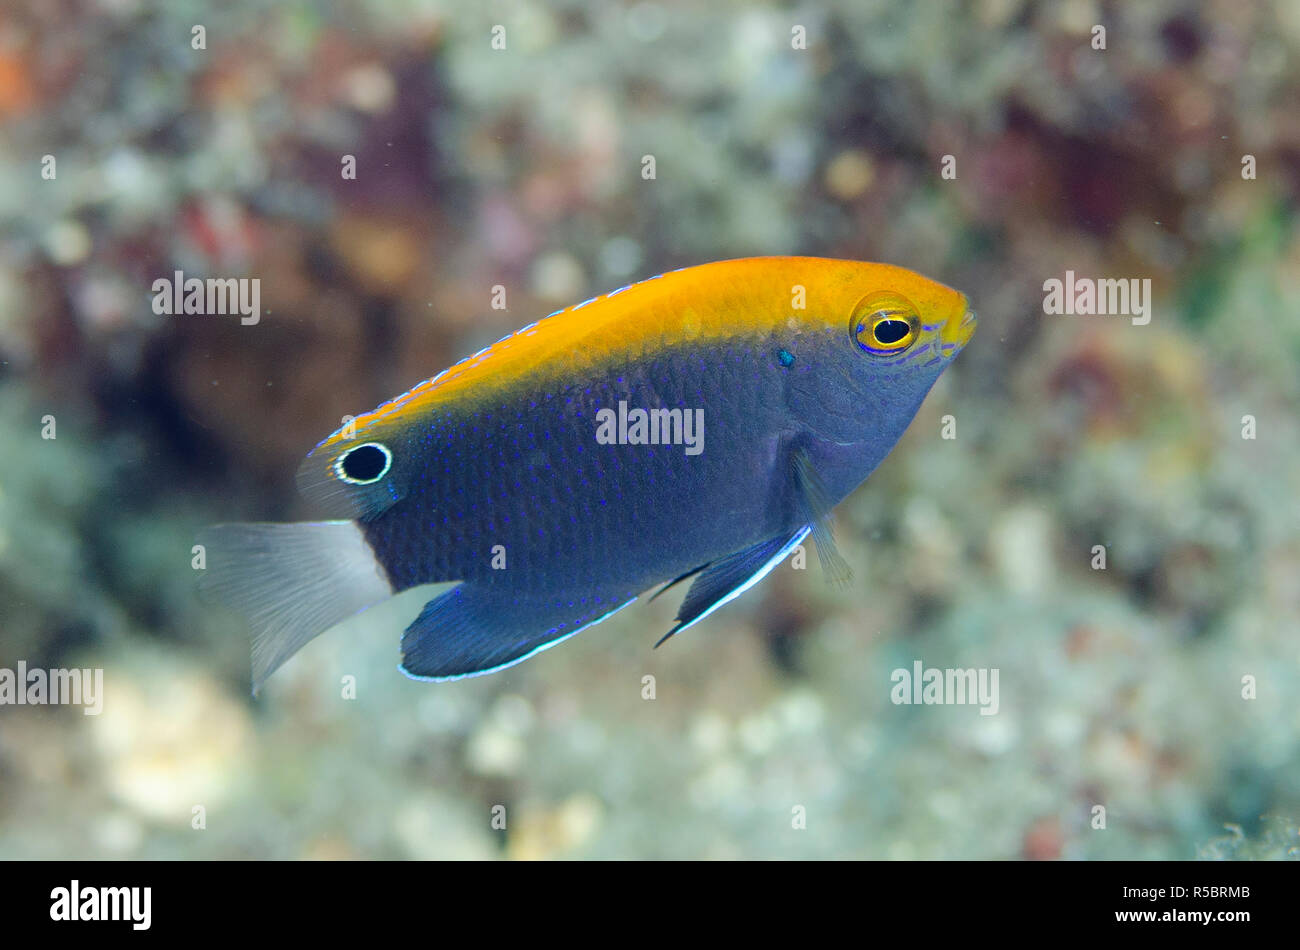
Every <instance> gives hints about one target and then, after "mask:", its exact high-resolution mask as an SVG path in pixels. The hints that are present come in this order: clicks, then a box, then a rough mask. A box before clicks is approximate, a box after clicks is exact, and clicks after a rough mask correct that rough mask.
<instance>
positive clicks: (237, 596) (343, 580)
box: [198, 521, 393, 694]
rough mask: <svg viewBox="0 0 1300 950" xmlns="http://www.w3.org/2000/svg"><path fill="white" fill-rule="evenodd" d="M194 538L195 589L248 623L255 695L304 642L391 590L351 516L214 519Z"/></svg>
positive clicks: (381, 597)
mask: <svg viewBox="0 0 1300 950" xmlns="http://www.w3.org/2000/svg"><path fill="white" fill-rule="evenodd" d="M198 540H199V543H200V544H202V545H203V546H204V548H205V549H206V550H205V557H206V560H207V569H206V570H205V571H204V573H203V575H202V578H201V579H200V581H199V588H200V590H201V591H203V593H204V594H205V595H206V596H210V597H211V598H212V599H213V600H216V601H219V602H220V603H223V604H225V605H226V606H227V607H230V608H232V609H234V610H237V611H238V612H239V613H241V614H243V615H244V616H245V617H246V618H247V619H248V622H249V624H250V625H251V626H252V631H253V693H254V694H256V693H257V691H258V690H259V689H261V688H262V684H263V683H265V682H266V678H267V677H268V676H270V675H271V674H272V673H274V672H275V671H276V670H277V669H278V668H279V667H280V666H281V664H283V663H284V662H285V661H286V660H288V659H289V657H291V656H293V655H294V654H295V653H297V652H298V651H299V650H300V649H302V647H303V646H304V645H305V644H306V643H307V642H308V641H310V640H312V639H313V638H314V637H316V636H317V635H318V634H321V633H324V632H325V631H326V630H328V629H329V628H330V627H333V626H334V625H335V624H337V623H340V622H341V621H343V620H346V619H347V618H348V617H351V616H352V615H353V614H355V613H357V612H359V611H361V610H364V609H365V608H367V607H370V606H373V605H374V604H377V603H379V602H381V601H383V600H387V599H388V598H389V597H391V596H392V594H393V588H392V585H391V584H390V583H389V582H388V578H387V577H386V576H385V575H384V570H383V568H382V567H380V565H379V562H378V561H377V560H376V558H375V554H374V551H372V550H371V548H370V545H369V544H367V543H366V539H365V536H364V535H363V534H362V533H361V529H360V528H358V527H357V525H356V523H355V522H352V521H320V522H301V523H294V524H219V525H213V526H211V527H209V528H206V529H204V530H203V531H201V532H200V533H199V538H198Z"/></svg>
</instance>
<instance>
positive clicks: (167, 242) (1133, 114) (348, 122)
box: [0, 0, 1300, 859]
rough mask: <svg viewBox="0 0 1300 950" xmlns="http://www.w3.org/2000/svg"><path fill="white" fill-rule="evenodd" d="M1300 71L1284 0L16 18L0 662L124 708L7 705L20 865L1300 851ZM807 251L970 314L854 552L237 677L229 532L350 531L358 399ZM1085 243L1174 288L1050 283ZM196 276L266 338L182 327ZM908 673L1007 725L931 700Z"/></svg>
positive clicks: (1299, 40)
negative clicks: (670, 287) (262, 680)
mask: <svg viewBox="0 0 1300 950" xmlns="http://www.w3.org/2000/svg"><path fill="white" fill-rule="evenodd" d="M195 24H202V25H203V26H204V27H205V29H206V48H205V49H199V50H196V49H193V48H192V46H191V36H192V32H191V31H192V28H193V26H194V25H195ZM496 24H501V25H503V26H504V27H505V30H506V33H505V36H506V49H505V50H494V49H493V48H492V45H491V37H492V28H493V26H494V25H496ZM1094 24H1103V25H1105V27H1106V30H1107V37H1106V39H1107V45H1106V49H1105V50H1104V51H1101V50H1095V49H1093V48H1092V46H1091V39H1092V27H1093V25H1094ZM795 26H802V27H804V28H805V30H806V35H807V49H802V50H800V49H793V48H792V43H791V38H792V32H791V31H792V28H793V27H795ZM1297 63H1300V5H1298V4H1295V3H1289V2H1285V0H1278V2H1276V3H1251V2H1246V3H1243V2H1240V0H1232V2H1228V0H1223V2H1205V3H1199V4H1198V3H1190V2H1181V0H1154V2H1149V3H1142V4H1119V3H1098V2H1093V0H1066V2H1061V3H1051V4H1031V3H1025V2H1021V0H977V2H973V3H970V4H960V5H958V4H938V3H912V2H909V0H898V2H883V0H873V2H862V0H831V2H825V3H818V4H816V5H813V4H807V5H803V4H790V5H785V4H776V3H770V2H768V3H744V4H741V3H731V2H723V3H709V4H706V3H696V4H687V3H670V2H663V3H660V2H654V0H640V2H634V3H627V2H609V3H597V2H595V0H583V2H560V3H552V4H542V3H535V2H517V3H502V4H464V3H453V2H451V0H445V2H415V0H340V2H337V3H332V4H320V3H317V2H315V0H310V2H308V0H279V2H271V0H263V2H253V0H248V2H230V3H222V4H216V5H209V4H203V3H198V2H193V0H168V2H162V0H95V2H90V0H87V2H72V0H7V2H6V3H5V5H4V7H3V9H2V10H0V123H2V125H0V128H2V129H3V134H2V135H0V440H3V444H4V445H6V446H7V450H6V453H5V455H6V463H5V464H4V465H3V466H0V666H4V667H13V666H15V664H16V663H17V661H18V660H20V659H21V660H25V661H26V662H27V663H28V665H29V666H43V667H56V666H72V665H75V666H86V667H103V668H104V670H105V687H104V689H105V697H104V711H103V713H102V715H100V716H98V717H92V716H84V715H83V714H82V712H81V710H80V709H78V708H69V707H64V708H54V707H13V706H6V707H0V857H5V858H46V857H103V858H108V857H152V858H184V857H203V858H243V857H274V858H363V857H385V858H402V857H410V858H444V857H445V858H491V857H508V858H546V857H579V858H580V857H590V858H614V857H653V858H693V857H700V858H733V857H734V858H745V857H756V858H768V857H789V858H799V857H811V858H829V857H870V858H980V857H995V858H1016V857H1025V858H1049V859H1050V858H1195V857H1207V858H1279V857H1296V856H1297V855H1300V838H1297V831H1296V820H1297V819H1298V818H1300V703H1298V702H1297V701H1296V697H1297V695H1300V532H1298V531H1297V527H1298V524H1297V518H1298V517H1300V514H1298V510H1300V509H1298V506H1297V503H1296V500H1297V497H1298V496H1300V422H1298V419H1297V406H1300V373H1298V372H1297V366H1298V365H1300V230H1298V228H1297V193H1298V192H1300V110H1298V109H1297V108H1296V103H1297V102H1300V70H1298V69H1297V65H1296V64H1297ZM47 154H49V155H53V156H55V158H56V161H57V178H56V179H55V180H52V181H50V180H43V179H42V178H41V174H40V172H41V162H42V157H43V156H45V155H47ZM349 154H350V155H354V156H355V158H356V167H357V177H356V179H355V180H345V179H344V178H343V177H342V175H341V174H340V168H341V157H342V156H343V155H349ZM647 155H652V156H654V158H655V163H656V177H655V178H654V179H653V180H645V179H643V177H642V174H641V170H642V159H643V157H644V156H647ZM945 155H952V156H954V157H955V160H956V171H957V177H956V179H955V180H944V179H942V178H941V177H940V174H939V172H940V168H941V163H942V161H943V156H945ZM1244 155H1252V156H1254V158H1255V161H1256V164H1257V169H1258V176H1257V178H1255V179H1254V180H1245V179H1243V176H1242V174H1241V172H1242V158H1243V156H1244ZM787 253H801V254H816V255H823V256H833V257H850V258H859V259H866V260H881V261H889V262H893V263H898V264H902V265H904V266H907V267H911V268H913V269H915V270H918V271H920V272H922V273H924V274H926V275H928V276H931V277H934V278H936V279H939V280H942V281H944V282H945V283H948V284H950V285H952V286H954V287H957V288H960V289H961V290H963V291H965V292H966V293H967V294H968V295H969V296H970V298H971V299H972V301H973V302H974V305H975V307H976V309H977V310H978V311H979V313H980V317H981V326H980V330H979V332H978V333H977V334H976V336H975V339H974V341H973V343H972V344H971V346H970V347H969V348H968V349H967V350H966V352H965V353H964V354H963V355H962V356H961V358H960V359H959V360H958V361H957V362H956V364H955V365H954V366H953V367H952V368H951V369H950V370H949V371H948V372H947V374H946V375H945V377H944V378H943V379H941V380H940V383H939V385H938V386H937V387H936V389H935V391H934V392H933V394H932V395H931V397H930V399H929V400H928V401H927V403H926V405H925V406H924V408H923V409H922V411H921V413H920V415H919V416H918V417H917V419H916V421H915V423H914V424H913V426H912V428H911V430H910V431H909V432H908V434H907V435H906V436H905V438H904V439H903V441H902V443H901V444H900V446H899V448H898V449H897V450H896V451H895V452H894V453H893V455H892V456H891V457H890V458H889V459H888V460H887V461H886V462H885V463H884V464H883V465H882V466H881V468H880V469H879V470H878V471H877V473H876V474H875V475H874V476H873V477H872V479H871V480H870V482H869V483H868V484H867V486H865V487H864V488H862V489H861V490H859V491H858V492H857V493H856V494H855V495H854V496H853V497H852V498H851V499H850V500H849V502H847V503H846V504H845V505H844V506H842V508H841V509H840V511H839V514H838V526H839V527H838V531H839V536H840V539H841V544H842V547H843V550H844V553H845V555H846V556H847V557H848V559H849V561H850V562H851V563H852V564H853V566H854V569H855V576H856V580H855V582H854V585H853V586H852V587H851V588H850V589H849V590H847V591H843V592H841V591H838V590H834V589H832V588H830V587H829V586H828V585H827V584H826V583H825V582H824V580H823V578H822V577H821V572H820V569H819V567H818V565H817V562H816V558H815V557H810V558H809V559H808V563H809V568H808V569H807V570H805V571H799V570H794V569H792V568H791V567H790V566H789V565H786V566H785V567H783V568H782V569H781V570H779V571H777V572H775V573H774V575H773V576H772V577H770V578H769V579H768V580H767V581H765V582H764V583H763V584H762V585H760V586H759V587H758V588H756V589H755V590H754V591H752V592H751V593H750V594H749V595H748V596H747V597H746V598H744V599H742V600H740V601H737V602H736V603H735V604H733V605H731V606H729V607H727V608H726V609H725V610H723V611H720V612H719V613H718V614H717V615H715V616H714V617H713V618H711V619H710V621H709V622H708V623H707V624H705V625H702V626H700V627H697V628H695V629H693V630H691V631H690V633H689V635H687V636H683V637H679V638H676V639H675V640H673V641H672V642H671V643H669V644H668V645H666V646H665V647H664V648H663V649H660V650H657V651H655V650H651V645H652V644H653V643H654V641H655V640H656V639H658V637H659V636H660V635H661V634H662V633H663V632H664V631H666V630H667V629H668V626H669V623H670V617H671V614H672V612H673V610H674V609H675V607H676V598H675V597H665V598H663V599H662V600H660V601H656V602H655V603H654V604H653V605H649V606H647V605H645V604H644V603H642V604H639V605H638V606H636V607H634V608H631V609H629V610H627V611H625V612H623V613H622V614H620V615H619V616H618V617H617V618H614V619H613V620H611V621H609V622H608V623H606V624H604V625H602V626H600V627H598V628H595V629H593V630H591V631H588V632H587V633H585V634H583V635H582V636H581V637H577V638H575V639H574V640H572V641H570V642H569V643H568V644H566V645H565V646H564V647H563V648H562V649H558V650H554V651H550V652H548V653H545V654H544V655H542V656H540V657H538V658H536V659H534V660H532V661H530V662H528V663H526V664H524V665H522V666H519V667H516V668H514V669H511V670H509V671H507V672H504V673H502V674H498V675H494V676H490V677H485V678H479V679H473V680H469V681H465V682H461V683H456V684H449V685H430V684H421V683H416V682H411V681H408V680H407V679H405V678H403V677H402V676H401V675H400V674H398V672H397V671H396V669H395V667H396V664H397V661H398V652H397V641H398V636H399V633H400V630H401V628H402V626H403V625H404V624H405V622H406V621H407V620H408V619H409V618H410V616H413V615H414V612H415V610H416V609H418V603H417V602H414V601H410V600H406V601H402V600H399V601H398V602H396V603H394V604H393V605H390V606H389V607H385V608H381V609H377V610H375V611H371V612H368V613H367V614H365V615H363V616H362V617H360V618H356V619H354V620H353V621H350V622H349V623H348V624H347V625H346V626H345V627H344V628H341V629H340V630H337V631H335V632H333V633H332V634H331V635H329V636H326V637H323V638H321V639H320V640H318V641H316V642H315V643H313V644H312V645H311V646H310V647H309V648H308V649H307V650H305V651H304V653H303V654H302V655H301V656H300V657H298V658H296V659H295V660H294V661H293V662H292V663H290V664H289V665H288V666H287V667H286V668H285V669H284V670H283V671H282V672H281V673H280V674H279V675H277V677H275V678H274V679H273V680H272V681H271V683H270V684H269V686H268V688H267V689H266V690H265V691H264V692H263V694H262V695H261V696H260V697H259V698H258V699H256V700H254V699H252V698H250V697H249V695H248V642H247V636H246V631H245V629H244V628H243V626H242V624H241V622H240V620H239V618H237V617H235V616H234V615H231V614H227V613H226V612H224V611H221V610H217V609H215V608H209V607H207V606H205V605H203V604H202V603H200V602H199V600H198V599H197V597H196V593H195V576H194V571H193V570H192V569H191V565H190V558H191V553H190V548H191V545H192V543H193V537H194V532H195V530H196V528H197V527H199V526H200V525H202V524H205V523H208V522H212V521H222V520H289V519H309V518H311V517H313V512H311V511H310V510H309V509H307V508H306V506H304V505H303V504H302V503H301V502H300V501H299V500H298V498H297V497H296V494H295V491H294V479H293V474H294V471H295V467H296V465H297V462H298V460H299V459H300V457H301V456H302V455H303V454H304V453H305V452H306V451H307V450H308V449H309V448H310V447H311V446H312V445H314V444H315V443H316V442H317V441H318V440H319V439H320V438H322V437H324V436H325V435H326V434H328V433H329V432H330V431H332V430H333V429H334V428H336V427H337V426H338V425H339V423H340V419H341V417H342V416H344V415H345V414H349V413H357V412H360V411H364V410H367V409H369V408H371V407H373V406H375V405H377V404H378V403H380V402H382V401H384V400H385V399H387V398H389V397H391V396H393V395H395V394H397V393H400V392H402V391H404V390H406V389H408V388H410V387H411V386H412V385H414V384H415V383H417V382H418V381H420V380H422V379H424V378H427V377H428V376H431V375H432V374H434V373H435V372H437V371H438V370H440V369H442V368H443V367H445V366H447V365H449V364H450V363H452V362H454V361H455V360H456V359H459V358H460V357H462V356H465V355H467V354H469V353H470V352H473V351H474V350H477V349H479V348H480V347H482V346H484V345H486V344H487V343H490V342H492V341H494V340H496V339H497V338H499V337H501V336H503V335H505V334H506V333H508V332H510V331H511V330H514V329H516V328H517V327H519V326H522V325H523V324H525V323H528V322H531V321H532V320H535V319H537V318H538V317H540V316H543V315H545V314H546V313H548V312H550V311H552V310H554V309H556V308H558V307H561V306H565V305H568V304H571V303H573V302H575V301H578V300H581V299H583V298H585V297H587V296H590V295H592V294H596V293H602V292H605V291H608V290H610V289H612V288H614V287H617V286H619V285H621V284H624V283H627V282H629V281H632V280H636V279H640V278H643V277H647V276H651V275H653V274H655V273H659V272H662V271H665V270H668V269H671V268H675V267H681V266H685V265H690V264H697V263H702V262H704V261H709V260H716V259H723V258H728V257H738V256H746V255H755V254H787ZM1067 269H1070V270H1073V271H1074V272H1075V273H1076V274H1079V275H1081V276H1113V277H1149V278H1151V280H1152V283H1153V288H1154V297H1155V299H1154V317H1153V319H1152V321H1151V323H1150V325H1149V326H1133V325H1131V324H1130V321H1129V320H1128V319H1127V318H1123V317H1081V316H1046V315H1044V313H1043V287H1042V285H1043V282H1044V281H1045V280H1047V279H1049V278H1052V277H1057V278H1061V277H1063V275H1064V272H1065V271H1066V270H1067ZM175 270H182V271H184V272H185V274H186V275H187V276H210V275H216V276H248V277H257V278H259V279H260V280H261V293H262V300H261V302H262V307H263V310H264V315H263V317H262V319H261V321H260V323H259V324H257V325H256V326H242V325H241V324H240V322H239V319H238V317H222V316H175V317H174V316H158V315H155V314H154V312H153V310H152V309H151V305H150V304H151V300H152V291H151V287H152V283H153V281H154V280H155V279H156V278H159V277H170V276H171V275H172V273H173V272H174V271H175ZM498 284H499V285H502V286H504V287H505V288H506V289H507V294H508V309H507V310H505V311H501V310H494V309H492V307H491V296H492V288H493V287H494V285H498ZM47 414H50V415H53V416H54V417H55V418H56V420H57V438H56V439H54V440H47V439H42V437H41V428H42V422H41V420H42V417H44V416H46V415H47ZM949 414H951V415H953V416H954V417H955V419H956V425H957V438H956V439H954V440H945V439H942V438H940V427H941V419H942V417H943V416H945V415H949ZM1245 415H1251V416H1253V417H1255V419H1256V420H1257V425H1258V437H1257V438H1256V439H1255V440H1246V439H1243V438H1242V434H1241V429H1242V417H1243V416H1245ZM1096 544H1103V545H1105V546H1106V548H1107V567H1106V570H1104V571H1100V570H1093V569H1092V567H1091V561H1092V557H1093V554H1092V548H1093V545H1096ZM917 659H920V660H922V661H923V662H924V663H925V664H926V665H927V666H939V667H996V668H998V669H999V670H1000V671H1001V679H1000V686H1001V709H1000V711H999V713H998V714H997V715H995V716H988V717H985V716H980V715H979V714H978V710H977V708H976V707H973V706H899V705H894V704H893V703H892V702H891V701H890V698H889V692H890V686H891V682H890V674H891V672H892V671H893V670H894V669H895V668H897V667H904V668H907V669H910V668H911V666H912V663H913V662H914V661H915V660H917ZM1247 675H1249V676H1253V677H1255V678H1256V680H1257V683H1258V697H1257V698H1256V699H1254V700H1245V699H1243V698H1242V677H1243V676H1247ZM346 676H354V677H356V684H357V687H356V688H357V694H356V698H355V699H345V698H343V696H342V693H343V689H342V686H341V683H342V680H343V678H344V677H346ZM644 676H653V677H655V684H656V697H655V698H654V699H653V700H647V699H644V698H643V694H642V690H643V686H642V678H643V677H644ZM497 805H504V806H505V809H506V812H505V814H506V816H507V822H506V828H505V829H504V830H499V829H494V828H493V827H492V823H491V821H492V809H493V807H494V806H497ZM1096 805H1103V806H1105V809H1106V815H1107V821H1106V828H1105V829H1104V830H1098V829H1095V828H1093V827H1092V818H1093V808H1094V806H1096ZM195 806H202V807H203V809H204V813H205V816H206V827H205V828H203V829H201V830H199V829H195V828H194V827H192V824H193V821H192V818H193V814H194V812H193V809H194V807H195ZM797 807H802V808H803V809H805V810H806V816H807V819H806V821H807V827H806V829H802V830H796V829H794V828H792V814H793V810H794V809H796V808H797Z"/></svg>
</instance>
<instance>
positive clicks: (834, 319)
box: [792, 263, 976, 457]
mask: <svg viewBox="0 0 1300 950" xmlns="http://www.w3.org/2000/svg"><path fill="white" fill-rule="evenodd" d="M836 276H837V278H838V279H837V280H836V281H835V285H834V287H833V289H832V290H831V292H830V293H828V294H827V295H826V296H825V297H824V298H823V301H824V305H823V308H819V313H818V314H817V316H816V317H815V318H812V319H813V320H815V324H812V325H810V329H814V330H815V331H816V334H815V335H816V337H817V338H818V344H817V347H816V359H815V360H814V361H810V363H813V364H814V365H807V366H805V367H804V370H805V371H804V373H803V374H801V376H800V377H799V378H798V379H796V380H795V381H794V383H793V385H792V392H793V396H792V402H793V405H792V408H793V409H794V410H795V412H796V414H797V415H798V416H799V417H800V418H801V419H802V421H803V422H804V423H805V424H807V425H808V426H809V428H811V429H812V430H814V431H815V432H816V433H817V434H818V435H820V436H822V437H824V438H826V439H829V440H832V441H837V442H864V441H866V442H870V443H872V444H873V445H881V446H886V445H888V446H892V444H893V442H894V441H895V440H896V439H897V438H898V436H899V435H901V434H902V432H903V430H904V429H906V428H907V425H908V424H909V423H910V422H911V420H912V417H913V416H914V415H915V413H916V410H917V409H918V408H920V405H921V402H922V400H923V399H924V398H925V395H926V393H928V392H929V391H930V388H931V387H932V386H933V385H934V383H935V381H936V380H937V379H938V378H939V376H940V374H941V373H942V372H943V371H944V369H945V368H947V366H948V364H950V363H951V362H952V361H953V359H954V358H956V356H957V354H958V353H960V352H961V351H962V349H963V348H964V347H965V346H966V344H967V343H968V342H969V341H970V339H971V336H972V335H973V334H974V332H975V326H976V318H975V313H974V311H973V310H972V309H971V307H970V304H969V302H968V301H967V299H966V296H965V295H964V294H962V293H960V292H959V291H956V290H953V289H952V288H951V287H947V286H945V285H943V284H940V283H938V282H937V281H933V280H930V279H928V278H926V277H923V276H921V275H920V274H917V273H914V272H912V271H909V270H905V269H903V268H900V267H893V266H890V265H884V264H868V263H862V264H854V265H850V266H849V267H848V268H846V269H845V270H844V271H842V272H841V273H840V274H838V275H836ZM827 304H828V305H829V306H826V305H827ZM882 457H883V456H882Z"/></svg>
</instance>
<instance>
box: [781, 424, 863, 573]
mask: <svg viewBox="0 0 1300 950" xmlns="http://www.w3.org/2000/svg"><path fill="white" fill-rule="evenodd" d="M792 468H793V472H792V475H793V478H794V486H795V498H796V500H797V502H798V504H799V505H800V513H801V514H802V516H803V517H804V518H807V519H808V524H809V525H811V527H812V536H813V543H814V544H816V545H817V559H818V560H819V561H821V565H822V573H824V574H825V575H826V579H827V580H828V581H829V582H830V583H831V584H832V585H833V586H835V587H839V588H844V587H846V586H848V583H849V580H850V579H851V578H852V577H853V569H852V568H850V567H849V562H848V561H846V560H844V556H843V555H842V554H840V552H839V548H837V547H836V546H835V537H834V535H833V534H832V533H831V507H832V505H831V501H830V498H829V496H828V494H827V492H826V486H825V485H824V484H823V483H822V480H821V476H820V475H818V474H817V469H816V468H815V467H814V466H813V462H812V459H810V458H809V457H808V453H807V452H805V451H804V450H803V449H795V451H794V454H793V456H792Z"/></svg>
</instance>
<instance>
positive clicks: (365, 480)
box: [334, 442, 393, 485]
mask: <svg viewBox="0 0 1300 950" xmlns="http://www.w3.org/2000/svg"><path fill="white" fill-rule="evenodd" d="M392 466H393V453H392V452H390V451H388V446H386V445H380V444H379V443H378V442H367V443H366V444H365V445H358V446H357V447H356V448H353V449H348V451H346V452H344V453H343V454H342V455H340V456H339V457H338V459H337V460H336V461H335V462H334V473H335V474H336V475H338V477H339V478H340V479H341V480H343V481H345V482H348V483H349V484H352V485H372V484H374V483H375V482H377V481H379V480H380V479H381V478H383V477H384V476H385V475H387V474H388V470H389V469H390V468H392Z"/></svg>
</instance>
